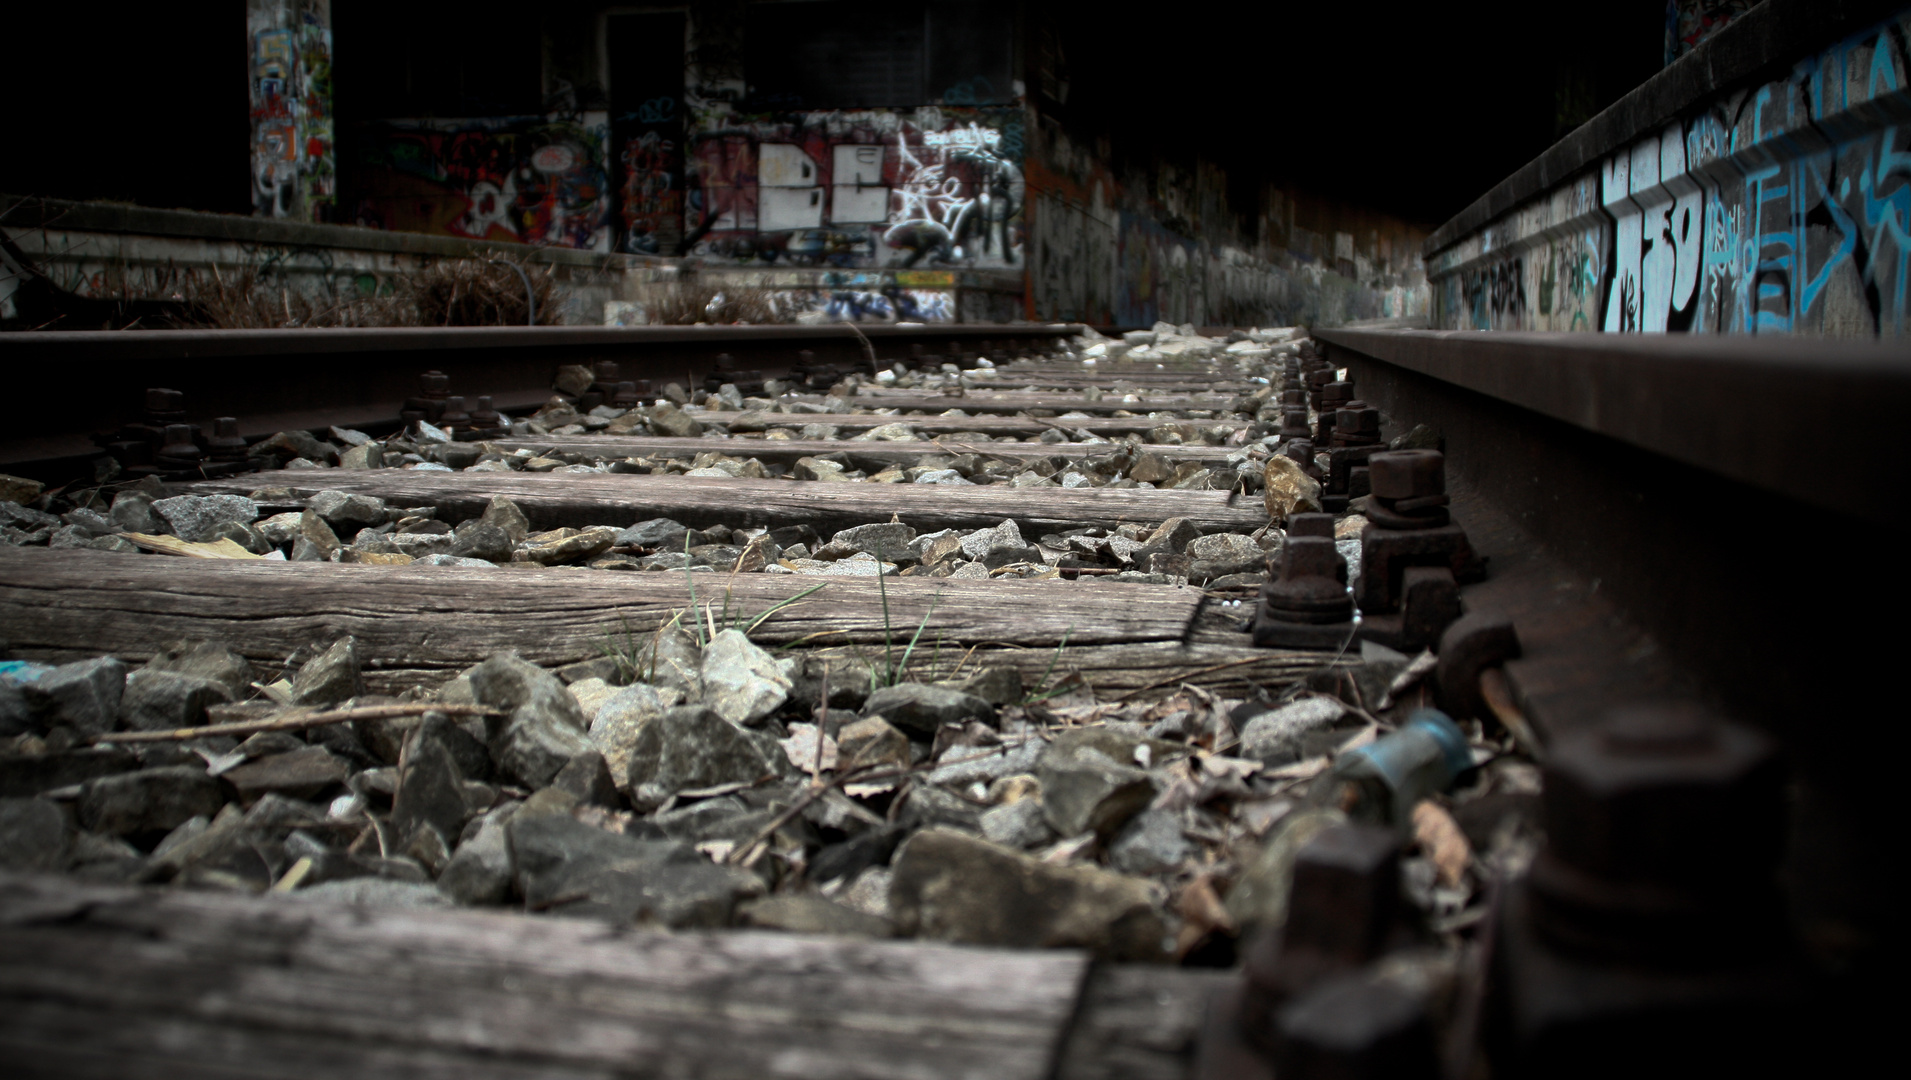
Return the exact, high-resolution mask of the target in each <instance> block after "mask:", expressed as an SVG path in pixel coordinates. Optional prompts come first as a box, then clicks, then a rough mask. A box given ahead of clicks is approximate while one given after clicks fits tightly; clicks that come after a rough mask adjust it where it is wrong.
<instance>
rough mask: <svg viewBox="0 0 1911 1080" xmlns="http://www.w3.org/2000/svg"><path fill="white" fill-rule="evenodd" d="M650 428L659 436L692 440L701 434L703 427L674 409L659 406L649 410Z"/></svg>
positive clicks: (687, 415)
mask: <svg viewBox="0 0 1911 1080" xmlns="http://www.w3.org/2000/svg"><path fill="white" fill-rule="evenodd" d="M649 420H650V428H651V430H652V431H655V432H656V433H657V434H659V435H668V436H670V437H671V438H675V439H694V438H696V437H697V436H699V435H702V434H703V425H702V424H700V423H698V422H697V421H696V420H695V419H694V418H692V417H691V416H690V415H689V414H687V413H685V412H684V411H683V410H681V409H678V408H675V407H669V408H667V407H665V406H662V405H659V406H657V407H655V408H653V409H651V410H650V416H649Z"/></svg>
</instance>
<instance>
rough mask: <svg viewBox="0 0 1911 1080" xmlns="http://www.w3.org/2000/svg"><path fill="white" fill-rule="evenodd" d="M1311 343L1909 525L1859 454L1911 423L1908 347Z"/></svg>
mask: <svg viewBox="0 0 1911 1080" xmlns="http://www.w3.org/2000/svg"><path fill="white" fill-rule="evenodd" d="M1315 336H1316V337H1318V338H1320V339H1321V340H1323V341H1325V342H1327V343H1328V344H1330V345H1331V346H1333V347H1335V348H1337V349H1345V350H1347V351H1349V352H1353V353H1358V354H1360V355H1362V356H1366V357H1368V358H1370V359H1372V360H1375V361H1378V362H1381V363H1385V364H1390V365H1393V366H1395V367H1399V368H1403V369H1406V370H1409V371H1413V372H1417V373H1419V374H1421V375H1426V376H1429V377H1431V378H1435V379H1439V380H1441V381H1443V382H1447V383H1451V384H1453V385H1455V386H1458V387H1460V388H1462V389H1465V390H1469V391H1472V392H1474V393H1478V394H1482V395H1485V396H1487V397H1490V398H1493V399H1496V400H1499V401H1503V402H1506V403H1508V404H1511V405H1515V406H1518V407H1520V408H1523V409H1527V410H1530V411H1532V412H1535V413H1538V414H1540V415H1543V416H1547V417H1550V418H1552V419H1555V420H1560V421H1564V422H1566V423H1569V424H1572V425H1574V426H1576V427H1579V428H1582V429H1584V430H1587V431H1591V432H1595V433H1597V434H1600V435H1604V436H1606V437H1608V438H1612V439H1616V440H1618V441H1620V442H1624V443H1627V444H1630V445H1632V446H1636V447H1638V448H1640V449H1643V450H1646V451H1649V452H1652V453H1655V454H1658V455H1661V456H1664V457H1667V458H1670V459H1672V460H1675V461H1679V462H1682V463H1684V464H1687V465H1692V466H1696V467H1698V468H1702V469H1705V470H1708V471H1710V472H1714V473H1717V474H1719V475H1722V476H1726V477H1729V478H1731V479H1733V480H1737V481H1739V482H1741V483H1745V484H1749V485H1751V486H1753V487H1755V488H1760V489H1764V490H1768V491H1774V492H1779V493H1782V494H1785V495H1788V496H1790V497H1792V498H1795V499H1797V500H1799V501H1801V502H1804V503H1807V504H1810V505H1814V506H1822V507H1827V508H1831V509H1835V510H1839V511H1842V512H1845V513H1849V514H1852V515H1854V516H1857V517H1860V518H1865V519H1869V520H1877V521H1887V522H1892V523H1898V524H1902V523H1904V522H1906V521H1907V520H1911V476H1907V475H1906V474H1904V473H1903V472H1902V471H1901V470H1897V469H1894V468H1891V467H1890V466H1889V462H1888V459H1887V458H1885V457H1884V456H1882V455H1879V454H1877V453H1875V452H1870V451H1867V450H1864V449H1862V448H1865V447H1875V446H1876V445H1877V443H1878V441H1879V440H1881V439H1882V438H1883V437H1884V436H1885V434H1886V433H1887V432H1891V431H1894V430H1896V429H1897V427H1898V425H1901V424H1902V423H1903V419H1904V417H1905V416H1907V415H1911V343H1890V342H1844V341H1825V340H1820V339H1808V338H1795V337H1714V336H1705V335H1684V334H1663V335H1619V334H1591V333H1579V334H1575V333H1524V332H1506V333H1501V332H1495V333H1480V332H1477V331H1465V330H1366V329H1339V330H1320V331H1317V332H1316V335H1315ZM1841 444H1842V445H1843V446H1846V447H1849V448H1851V450H1852V451H1853V452H1848V453H1847V452H1840V450H1839V449H1838V448H1839V447H1840V445H1841Z"/></svg>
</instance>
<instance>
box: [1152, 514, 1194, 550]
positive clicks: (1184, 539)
mask: <svg viewBox="0 0 1911 1080" xmlns="http://www.w3.org/2000/svg"><path fill="white" fill-rule="evenodd" d="M1200 535H1201V529H1200V527H1199V526H1197V525H1195V524H1194V522H1192V521H1189V520H1188V519H1187V518H1184V517H1172V518H1169V519H1168V520H1166V521H1164V522H1162V523H1161V524H1160V525H1159V526H1157V527H1156V529H1155V531H1154V532H1152V533H1149V534H1148V539H1147V541H1146V544H1147V546H1148V547H1151V548H1157V547H1158V548H1161V549H1163V550H1166V551H1169V552H1172V553H1174V554H1176V555H1180V554H1182V553H1183V552H1184V551H1186V550H1187V547H1188V545H1189V544H1191V543H1193V542H1194V541H1195V539H1196V538H1197V537H1199V536H1200Z"/></svg>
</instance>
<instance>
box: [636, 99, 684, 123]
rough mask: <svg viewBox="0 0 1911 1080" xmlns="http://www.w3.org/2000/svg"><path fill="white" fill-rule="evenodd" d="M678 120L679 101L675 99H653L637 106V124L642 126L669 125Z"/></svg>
mask: <svg viewBox="0 0 1911 1080" xmlns="http://www.w3.org/2000/svg"><path fill="white" fill-rule="evenodd" d="M676 118H677V99H676V98H673V97H658V98H651V99H650V100H649V101H646V102H644V103H643V104H642V105H639V106H637V122H638V123H640V124H667V123H669V122H670V121H672V120H675V119H676Z"/></svg>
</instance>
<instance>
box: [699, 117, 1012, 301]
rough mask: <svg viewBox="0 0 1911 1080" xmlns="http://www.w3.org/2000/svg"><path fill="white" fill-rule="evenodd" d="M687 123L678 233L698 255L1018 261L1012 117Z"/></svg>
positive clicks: (805, 262) (855, 261)
mask: <svg viewBox="0 0 1911 1080" xmlns="http://www.w3.org/2000/svg"><path fill="white" fill-rule="evenodd" d="M693 115H694V116H695V117H696V118H695V121H694V124H693V127H694V130H696V131H697V132H699V133H698V134H695V135H693V136H692V139H691V142H692V146H691V152H690V155H689V158H690V160H689V170H688V171H689V173H690V176H689V179H688V182H687V184H686V190H685V192H684V194H685V200H684V202H685V209H684V226H685V230H686V234H687V235H686V242H687V246H688V248H689V250H690V251H691V252H692V253H694V254H696V255H699V256H703V257H706V258H716V259H720V260H725V261H730V262H738V263H750V262H765V263H778V262H781V263H784V264H788V265H794V266H819V267H843V268H852V267H874V266H892V267H909V268H913V267H919V266H920V267H925V268H926V267H933V266H964V267H977V266H994V267H1013V266H1018V265H1019V263H1020V251H1021V247H1022V209H1023V202H1024V199H1025V193H1026V186H1025V183H1024V180H1023V176H1022V170H1021V167H1020V164H1019V162H1018V161H1017V159H1016V157H1015V155H1014V153H1013V152H1012V150H1011V147H1015V146H1019V145H1020V126H1019V125H1020V117H1019V114H1018V113H1016V112H1014V111H1012V110H945V109H939V108H924V109H916V110H859V111H856V112H814V113H793V114H760V115H754V116H748V117H739V116H733V115H731V114H729V113H728V112H726V111H723V110H720V109H714V108H701V109H700V110H699V111H698V112H697V113H693ZM892 306H893V305H892Z"/></svg>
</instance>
